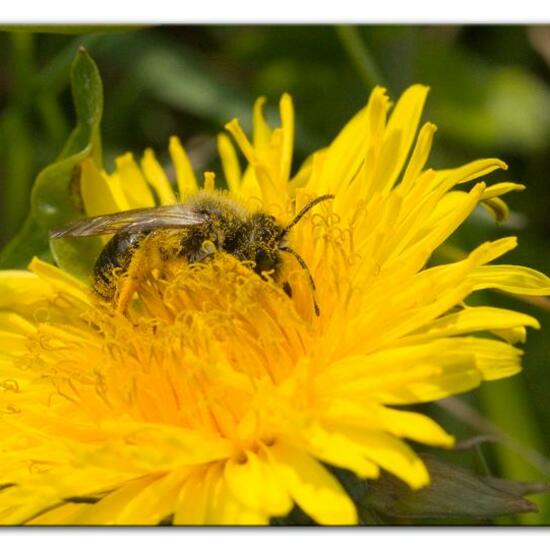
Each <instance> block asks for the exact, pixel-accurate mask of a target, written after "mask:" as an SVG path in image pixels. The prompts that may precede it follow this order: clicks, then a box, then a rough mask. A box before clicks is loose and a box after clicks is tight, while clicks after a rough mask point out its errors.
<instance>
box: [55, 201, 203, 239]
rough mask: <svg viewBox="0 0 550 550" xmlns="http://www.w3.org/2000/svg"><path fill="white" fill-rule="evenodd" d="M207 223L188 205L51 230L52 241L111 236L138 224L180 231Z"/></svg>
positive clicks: (118, 214)
mask: <svg viewBox="0 0 550 550" xmlns="http://www.w3.org/2000/svg"><path fill="white" fill-rule="evenodd" d="M206 221H207V216H206V215H205V214H202V213H199V212H195V211H194V210H192V209H191V208H190V207H189V206H187V205H184V204H170V205H167V206H159V207H153V208H139V209H136V210H125V211H124V212H116V213H114V214H106V215H105V216H95V217H93V218H86V219H83V220H77V221H75V222H73V223H70V224H69V225H66V226H65V227H61V228H59V229H54V230H53V231H50V238H52V239H60V238H62V237H87V236H91V235H107V234H109V233H116V232H117V231H120V230H121V229H125V228H127V227H130V226H134V225H135V226H136V228H139V229H147V228H149V229H157V228H162V227H165V228H178V227H185V226H189V225H199V224H202V223H205V222H206Z"/></svg>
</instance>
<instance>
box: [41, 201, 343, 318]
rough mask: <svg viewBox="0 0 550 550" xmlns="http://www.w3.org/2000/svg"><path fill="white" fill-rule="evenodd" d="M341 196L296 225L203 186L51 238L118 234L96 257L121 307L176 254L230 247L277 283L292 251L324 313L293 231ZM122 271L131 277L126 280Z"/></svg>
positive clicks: (97, 271)
mask: <svg viewBox="0 0 550 550" xmlns="http://www.w3.org/2000/svg"><path fill="white" fill-rule="evenodd" d="M333 198H334V195H321V196H319V197H317V198H315V199H313V200H312V201H310V202H309V203H308V204H306V205H305V206H304V207H303V208H302V210H300V212H298V214H297V215H296V216H295V217H294V219H293V220H292V221H291V222H290V223H289V224H288V225H283V224H281V223H280V222H279V221H277V219H276V218H275V216H272V215H271V214H268V213H266V212H263V211H250V210H248V209H247V208H246V207H244V205H242V204H240V203H239V202H238V201H236V200H234V199H232V198H230V197H228V196H227V195H226V194H224V193H222V192H220V191H213V192H211V191H200V192H198V193H197V194H195V195H193V196H192V197H190V198H188V199H187V200H186V201H184V202H181V203H177V204H172V205H166V206H158V207H151V208H141V209H135V210H126V211H123V212H117V213H114V214H107V215H103V216H95V217H91V218H86V219H82V220H77V221H75V222H73V223H71V224H69V225H67V226H65V227H62V228H60V229H57V230H54V231H52V232H50V238H52V239H61V238H65V237H88V236H93V235H108V234H114V235H113V237H112V238H111V239H110V240H109V241H108V242H107V244H106V245H105V246H104V248H103V250H102V251H101V253H100V254H99V257H98V258H97V261H96V263H95V266H94V270H93V288H94V290H95V292H96V293H97V294H98V295H99V296H100V297H101V298H103V299H104V300H106V301H109V302H111V303H113V304H114V305H115V306H116V308H117V310H119V311H124V310H125V308H126V306H127V304H128V303H129V301H130V300H131V299H132V297H133V295H134V293H135V292H136V290H137V289H138V288H139V285H140V282H141V281H142V280H143V278H144V277H145V275H146V274H147V273H150V272H151V271H153V270H154V269H155V268H162V265H164V263H165V262H167V261H169V260H170V259H172V258H182V257H183V258H184V259H185V260H187V261H188V262H189V263H198V262H205V261H207V260H208V259H210V258H212V257H213V256H214V255H215V254H216V253H217V252H226V253H228V254H231V255H232V256H234V257H235V258H237V259H238V260H240V261H242V262H245V265H248V266H250V268H251V269H253V271H254V272H256V273H257V274H258V275H259V276H261V277H262V278H264V279H265V278H266V274H267V273H269V274H270V275H271V277H272V278H273V280H274V281H276V282H277V281H278V279H279V278H280V272H281V267H282V263H283V259H282V255H283V254H285V253H286V254H289V255H291V256H293V257H294V259H295V260H296V261H297V262H298V264H299V265H300V267H301V268H302V269H303V270H304V271H305V272H306V274H307V277H308V280H309V284H310V286H311V289H312V296H313V306H314V310H315V313H316V315H319V306H318V304H317V301H316V299H315V281H314V280H313V277H312V275H311V272H310V271H309V268H308V266H307V264H306V262H305V261H304V259H303V258H302V257H301V256H300V254H299V253H298V252H296V250H294V249H293V248H291V247H290V246H289V244H288V242H287V238H288V234H289V231H290V230H291V229H292V228H293V227H294V226H295V225H296V224H297V223H298V222H299V221H300V220H301V219H302V218H303V216H304V215H305V214H306V213H307V212H308V211H309V210H311V209H312V208H313V207H314V206H316V205H317V204H319V203H320V202H322V201H326V200H329V199H333ZM121 277H123V278H124V281H125V283H124V284H119V280H121ZM283 289H284V290H285V292H286V293H287V294H289V295H290V294H291V292H290V286H289V285H288V283H287V282H285V283H283Z"/></svg>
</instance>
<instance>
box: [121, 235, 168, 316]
mask: <svg viewBox="0 0 550 550" xmlns="http://www.w3.org/2000/svg"><path fill="white" fill-rule="evenodd" d="M162 265H163V259H162V254H161V253H160V251H159V248H158V246H157V245H156V244H155V242H154V239H153V238H144V239H142V240H141V241H140V243H139V245H138V246H137V247H136V248H135V249H134V250H133V253H132V257H131V258H130V262H129V264H128V268H127V270H126V273H125V274H124V276H123V277H122V278H121V281H120V285H119V287H118V294H117V297H116V309H117V311H119V312H124V311H125V310H126V307H127V306H128V304H129V303H130V301H131V300H132V298H133V296H134V294H135V293H136V292H137V291H138V289H139V287H140V285H141V283H142V282H143V280H144V279H145V278H146V277H147V275H149V274H150V273H151V272H152V271H153V270H154V269H157V268H161V267H162Z"/></svg>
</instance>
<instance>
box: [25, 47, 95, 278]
mask: <svg viewBox="0 0 550 550" xmlns="http://www.w3.org/2000/svg"><path fill="white" fill-rule="evenodd" d="M71 87H72V92H73V100H74V105H75V110H76V119H77V122H76V126H75V129H74V130H73V132H72V133H71V135H70V136H69V139H68V140H67V143H66V144H65V147H64V148H63V151H62V152H61V154H60V156H59V158H58V160H57V161H56V162H54V163H53V164H50V165H49V166H47V167H46V168H44V170H42V172H40V174H39V175H38V177H37V179H36V182H35V185H34V188H33V191H32V195H31V211H32V215H33V217H34V219H35V220H36V222H37V223H38V225H39V226H40V227H41V228H42V230H46V231H49V230H51V229H54V228H56V227H60V226H63V225H64V224H66V223H67V222H69V221H71V220H73V219H75V218H78V217H82V216H83V215H84V207H83V204H82V198H81V195H80V163H81V162H82V160H84V159H85V158H86V157H88V156H92V157H93V158H94V161H95V162H96V164H97V165H98V166H101V138H100V128H99V127H100V122H101V115H102V112H103V88H102V84H101V78H100V76H99V72H98V70H97V67H96V65H95V63H94V62H93V60H92V58H91V57H90V56H89V55H88V54H87V52H86V51H85V50H84V49H83V48H81V49H80V50H79V52H78V54H77V56H76V58H75V60H74V62H73V65H72V69H71ZM101 246H102V244H101V241H100V239H99V238H87V239H62V240H52V241H50V248H51V251H52V254H53V256H54V259H55V261H56V262H57V264H58V265H59V266H60V267H61V268H62V269H64V270H65V271H67V272H69V273H72V274H73V275H75V276H77V277H79V278H86V277H87V276H88V275H89V274H90V272H91V269H92V266H93V263H94V261H95V258H96V257H97V255H98V254H99V251H100V250H101Z"/></svg>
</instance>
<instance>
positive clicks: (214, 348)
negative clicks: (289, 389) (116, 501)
mask: <svg viewBox="0 0 550 550" xmlns="http://www.w3.org/2000/svg"><path fill="white" fill-rule="evenodd" d="M83 317H84V319H85V321H86V323H85V324H83V325H82V328H80V329H79V330H75V328H74V326H73V328H71V329H69V328H68V327H64V326H59V325H53V324H52V323H42V324H41V325H40V326H39V330H38V332H37V335H36V336H34V337H33V339H32V342H33V344H32V346H31V353H32V354H33V361H34V363H33V364H38V363H37V361H39V362H40V364H41V365H44V364H45V363H46V364H47V365H48V366H49V370H48V372H49V374H48V376H47V377H46V378H47V383H50V384H53V386H54V387H55V389H56V394H57V395H58V396H61V397H62V398H63V399H64V400H65V405H66V406H67V407H68V409H70V410H72V411H73V412H72V413H71V414H77V415H80V416H82V418H83V420H84V419H87V420H92V421H94V422H97V421H99V422H101V420H102V419H106V420H107V419H108V420H111V421H112V420H113V419H116V418H121V419H131V420H134V421H136V422H150V423H162V424H169V425H175V426H180V427H184V428H189V429H193V430H197V429H198V430H201V431H203V432H207V433H213V434H218V435H221V436H222V437H225V438H230V439H233V440H239V441H241V442H243V441H248V442H251V441H254V440H257V439H258V438H269V437H271V436H272V435H273V429H272V426H273V425H274V422H276V419H275V418H274V415H273V414H272V411H274V410H276V411H277V414H278V415H281V414H284V410H285V407H284V405H283V406H281V400H283V401H284V399H286V398H287V397H285V395H286V394H284V392H282V391H281V388H283V387H284V384H285V381H286V380H287V379H288V378H289V376H290V375H291V374H292V373H293V371H294V370H295V369H296V365H298V364H299V360H300V357H301V356H303V355H304V354H305V353H306V351H305V350H306V349H307V347H308V341H309V338H310V336H309V333H308V329H307V326H308V325H307V324H306V322H305V321H304V320H303V319H302V318H301V317H300V316H299V315H298V314H297V313H296V311H295V309H294V304H293V302H292V301H291V300H290V299H289V298H288V296H287V295H286V294H285V293H284V291H283V290H282V289H281V288H279V287H278V286H276V285H275V284H274V283H271V282H266V281H264V280H262V279H261V278H260V277H259V276H258V275H257V274H255V273H253V272H252V271H251V270H250V269H248V268H247V267H245V266H243V265H242V264H241V263H240V262H238V261H237V260H236V259H235V258H233V257H232V256H229V255H223V254H220V255H219V257H217V258H216V259H215V260H214V261H211V262H207V263H204V264H195V265H179V266H178V267H177V269H176V268H173V272H172V273H170V274H169V275H168V276H166V277H162V278H156V277H154V276H153V275H151V276H150V277H148V279H147V280H146V281H145V282H144V283H143V284H142V285H141V286H140V289H139V294H138V299H137V300H135V301H134V302H133V303H132V304H130V306H129V308H128V310H127V312H126V313H125V314H124V315H122V314H120V313H118V312H116V311H115V310H114V309H113V308H112V307H111V306H106V305H101V306H100V305H97V306H94V307H90V308H89V309H88V310H86V311H85V313H84V315H83ZM41 370H42V372H43V371H44V369H43V368H42V369H41ZM283 394H284V395H283Z"/></svg>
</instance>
